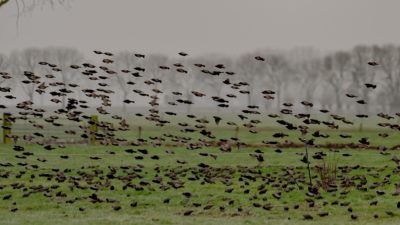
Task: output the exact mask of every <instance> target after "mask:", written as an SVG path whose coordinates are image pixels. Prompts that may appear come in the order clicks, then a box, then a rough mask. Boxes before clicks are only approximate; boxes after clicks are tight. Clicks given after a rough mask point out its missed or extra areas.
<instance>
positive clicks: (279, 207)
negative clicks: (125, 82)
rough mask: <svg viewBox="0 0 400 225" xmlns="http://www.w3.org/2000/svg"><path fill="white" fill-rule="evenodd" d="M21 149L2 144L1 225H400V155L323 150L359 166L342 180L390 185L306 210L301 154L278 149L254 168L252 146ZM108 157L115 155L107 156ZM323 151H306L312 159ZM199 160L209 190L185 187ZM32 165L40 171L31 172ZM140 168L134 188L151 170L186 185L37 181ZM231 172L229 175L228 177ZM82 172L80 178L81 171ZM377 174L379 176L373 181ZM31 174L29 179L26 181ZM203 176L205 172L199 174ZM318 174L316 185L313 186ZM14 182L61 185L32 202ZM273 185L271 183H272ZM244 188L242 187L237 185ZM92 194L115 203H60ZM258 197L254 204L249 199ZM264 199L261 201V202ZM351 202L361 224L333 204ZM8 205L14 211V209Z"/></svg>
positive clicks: (326, 196)
mask: <svg viewBox="0 0 400 225" xmlns="http://www.w3.org/2000/svg"><path fill="white" fill-rule="evenodd" d="M25 147H26V150H25V151H29V152H32V153H33V154H34V155H32V156H28V157H27V158H26V159H18V158H16V157H15V155H20V154H21V153H19V152H15V151H13V150H12V146H6V145H1V146H0V162H1V163H6V162H10V163H12V164H13V165H14V166H13V167H0V174H1V175H4V174H5V173H9V176H8V178H5V177H2V178H0V181H1V185H3V188H2V189H0V198H1V199H0V202H1V204H0V224H82V225H83V224H398V221H400V216H399V215H400V209H397V208H396V204H397V202H398V201H400V197H396V196H392V195H391V194H392V193H393V192H394V191H395V186H394V184H395V183H396V182H400V178H399V176H398V172H397V171H396V170H394V169H395V167H396V165H395V163H394V162H392V161H391V158H392V157H393V156H395V155H396V156H398V157H399V156H400V154H399V153H400V152H398V151H390V155H382V154H380V153H379V151H376V150H365V149H359V150H349V149H342V150H340V151H339V152H331V151H329V150H327V149H322V151H324V152H326V153H327V154H328V158H329V159H330V160H333V159H335V160H337V163H338V166H339V167H341V166H355V165H360V166H361V168H360V169H357V170H352V171H350V172H343V171H340V170H339V172H338V176H339V178H338V179H339V181H340V177H348V178H351V177H352V176H356V175H365V176H366V178H367V180H368V184H367V185H366V186H367V187H368V186H369V185H371V184H372V183H373V182H382V181H383V180H384V176H386V175H390V178H388V179H389V183H387V184H384V185H382V186H380V187H378V188H376V189H369V190H368V191H366V192H364V191H359V190H356V189H355V188H354V187H349V188H342V187H340V188H339V190H338V191H337V192H336V193H335V194H333V193H327V192H324V191H322V190H321V196H322V197H323V199H314V200H315V206H314V207H309V206H308V205H307V202H306V201H305V200H306V198H310V197H307V196H306V195H305V193H306V191H304V190H300V189H299V187H300V186H301V187H303V188H304V189H306V188H307V184H306V181H307V179H300V178H307V173H306V167H305V164H304V163H302V162H301V161H300V159H301V156H300V155H298V153H303V151H304V149H301V148H299V149H283V153H276V152H275V151H274V150H275V148H261V150H262V151H263V152H264V158H265V162H264V163H262V164H259V163H258V162H257V161H256V160H255V159H254V158H252V157H250V156H249V153H252V152H254V150H255V148H245V149H241V150H239V151H238V150H233V151H232V152H230V153H223V152H220V151H219V150H218V149H216V148H205V149H199V150H186V149H184V148H167V147H158V148H153V147H147V149H148V150H149V154H148V155H143V156H144V159H143V160H136V159H135V158H134V157H135V156H137V155H142V154H141V153H134V154H128V153H126V152H125V151H123V150H124V149H127V148H132V149H139V148H143V147H128V146H125V147H115V146H69V147H67V148H65V149H57V150H54V151H47V150H44V149H43V148H41V147H40V146H33V145H32V146H29V145H27V146H25ZM166 149H172V150H174V151H175V154H173V155H171V154H167V153H165V150H166ZM111 151H113V152H114V153H115V154H110V152H111ZM316 151H321V149H310V155H313V154H314V153H315V152H316ZM199 152H208V153H213V154H216V155H217V156H218V158H217V159H216V160H214V159H213V158H211V157H204V156H200V155H199V154H198V153H199ZM342 153H349V154H351V156H349V157H345V156H343V155H342ZM154 154H157V155H159V156H160V159H159V160H153V159H151V158H150V156H151V155H154ZM60 155H68V156H69V159H61V158H60ZM90 156H99V157H101V159H100V160H91V159H90V158H89V157H90ZM37 158H45V159H47V160H48V161H47V162H39V161H37ZM177 160H185V161H187V164H183V165H181V164H178V163H177V162H176V161H177ZM20 162H26V163H27V165H22V166H21V165H18V163H20ZM200 162H203V163H205V164H208V165H210V166H212V167H213V168H215V169H217V168H220V169H224V170H221V171H220V172H219V173H217V174H216V175H215V176H214V179H215V183H214V184H201V181H199V180H196V181H190V180H189V179H188V178H189V177H191V176H192V172H193V171H194V172H196V171H198V167H197V165H198V164H199V163H200ZM320 163H321V162H320V161H319V160H312V165H311V166H312V167H314V166H315V165H316V164H320ZM32 165H37V166H39V168H36V169H35V168H32ZM138 165H141V166H142V167H143V168H142V171H141V172H137V174H139V175H140V176H141V177H136V178H132V180H131V183H132V184H135V185H139V182H140V180H146V181H149V182H150V183H151V180H152V179H153V178H154V176H155V174H156V172H155V170H154V168H155V167H156V166H158V167H159V168H160V171H161V172H160V176H162V177H163V179H164V181H165V183H166V182H167V181H169V178H167V177H166V176H165V173H167V172H169V171H179V170H187V172H183V173H182V174H181V175H179V176H178V177H179V179H180V180H182V181H184V182H185V186H184V187H183V188H180V189H176V190H175V189H173V188H170V189H168V190H166V191H162V190H160V188H159V186H160V185H158V184H155V183H151V184H150V185H149V186H144V190H134V189H132V188H128V189H126V190H123V189H122V186H123V183H122V182H121V181H120V180H118V179H112V180H111V183H112V185H114V186H115V189H114V190H110V188H106V187H100V188H99V190H98V191H94V190H91V189H90V188H89V187H93V186H95V182H101V183H104V182H105V179H103V180H102V179H100V178H99V177H95V178H93V179H92V180H79V181H78V182H79V184H80V185H82V186H86V187H88V188H87V189H85V190H80V189H76V188H74V189H73V191H71V190H70V189H69V186H70V185H71V183H69V182H68V180H67V181H65V182H63V183H58V182H57V181H56V180H55V179H54V178H53V179H51V180H47V179H46V178H44V177H39V176H38V175H39V174H41V173H52V174H55V173H56V172H54V171H52V169H56V168H58V169H61V170H64V169H67V168H68V169H71V171H68V172H65V175H66V176H67V177H68V178H70V177H81V175H79V174H81V173H80V172H82V171H83V172H86V173H94V170H95V169H99V170H102V171H104V174H107V173H108V172H109V169H108V167H109V166H113V167H115V168H116V170H117V173H116V175H117V176H126V175H127V174H132V172H133V168H137V166H138ZM120 166H131V167H130V168H129V169H126V170H124V169H121V168H120ZM242 167H246V168H249V169H254V170H255V171H258V170H260V172H261V175H260V177H258V178H257V180H256V181H255V182H249V183H248V185H245V183H244V182H242V181H239V177H240V176H241V175H242V174H246V173H247V172H246V171H245V172H241V171H240V170H241V168H242ZM288 167H290V168H292V169H293V170H294V171H295V174H296V175H295V176H296V177H297V178H299V179H300V180H304V181H300V180H299V181H298V184H293V185H289V186H291V187H293V188H294V190H293V191H291V192H288V193H286V192H285V191H282V187H279V186H277V185H276V184H279V183H280V182H281V184H282V183H287V182H286V178H285V174H286V172H285V171H286V170H287V168H288ZM230 170H234V172H232V173H229V172H227V171H230ZM20 171H26V173H25V174H24V175H22V176H21V177H20V178H16V175H17V174H18V173H19V172H20ZM79 171H80V172H79ZM374 174H379V175H378V176H377V177H375V175H374ZM31 175H35V178H34V179H31V178H30V176H31ZM312 175H313V176H317V173H316V171H315V170H314V169H313V170H312ZM199 176H200V177H204V174H201V173H200V174H199ZM225 176H230V177H231V178H232V179H231V181H232V184H231V186H230V187H232V188H233V189H234V190H233V192H232V193H226V192H225V190H226V188H227V186H225V185H224V184H223V183H222V181H223V178H224V177H225ZM267 176H272V177H275V182H270V184H267V182H266V181H265V180H264V181H263V180H262V177H267ZM318 179H319V178H318V176H317V177H314V178H313V180H314V182H316V181H317V180H318ZM13 183H14V184H15V183H22V184H24V185H25V186H26V187H31V186H35V185H43V186H44V187H50V186H51V185H54V184H58V185H60V187H59V188H58V189H53V190H52V191H49V193H50V194H51V197H45V196H44V195H43V193H34V194H31V195H30V196H29V197H26V198H24V197H22V195H23V193H25V192H26V190H25V191H24V190H23V189H13V187H12V186H11V185H12V184H13ZM261 184H266V189H267V192H266V193H265V194H258V193H257V187H258V186H259V185H261ZM274 184H275V185H274ZM241 186H243V187H241ZM244 189H249V190H250V193H249V194H245V193H244V192H243V191H244ZM278 190H280V191H282V197H281V199H279V200H277V199H275V198H274V197H273V196H272V194H273V193H275V192H276V191H278ZM345 190H348V191H350V192H349V194H347V195H341V194H340V193H341V192H342V191H345ZM376 190H384V191H386V194H385V195H382V196H378V195H377V194H376V193H375V191H376ZM58 191H62V192H63V193H66V194H67V197H57V196H56V193H57V192H58ZM95 192H96V193H97V194H98V196H99V197H100V198H102V199H106V198H109V199H115V200H118V201H119V203H95V204H93V203H90V202H89V201H88V200H87V199H81V200H77V201H76V202H75V203H72V204H68V203H65V202H66V200H69V199H74V198H75V197H87V196H89V195H90V194H92V193H95ZM183 192H191V193H192V195H193V196H192V197H191V198H190V199H187V198H186V197H184V196H183V195H182V193H183ZM6 194H12V197H11V199H9V200H2V198H3V196H4V195H6ZM254 195H256V196H257V199H251V200H250V198H252V197H254ZM166 198H170V203H169V204H164V203H163V200H164V199H166ZM263 198H266V199H264V200H263ZM228 199H231V200H234V203H233V204H232V205H229V204H228ZM335 200H338V201H339V202H351V207H352V208H353V210H354V213H356V214H357V215H358V217H359V218H358V219H357V220H356V221H353V220H351V219H350V213H349V212H347V208H348V207H344V206H340V205H331V202H332V201H335ZM373 200H378V205H377V206H370V205H369V203H370V202H371V201H373ZM132 201H136V202H137V203H138V206H137V207H134V208H132V207H130V206H129V205H130V203H131V202H132ZM324 201H327V202H328V205H326V206H323V202H324ZM13 202H15V203H16V205H13ZM254 202H258V203H260V204H262V205H263V204H265V203H267V202H268V203H270V204H272V205H273V208H272V209H271V210H270V211H267V210H264V209H262V208H256V207H254V206H253V205H252V204H253V203H254ZM193 203H200V204H201V207H194V206H193ZM207 204H213V205H214V207H213V208H211V209H210V210H203V209H202V208H203V207H204V206H205V205H207ZM295 204H299V205H300V208H299V209H298V210H294V209H293V206H294V205H295ZM113 205H120V206H121V207H122V209H121V210H120V211H114V210H113V209H112V208H111V207H112V206H113ZM220 206H224V207H225V210H224V211H220V209H219V207H220ZM239 206H241V207H242V208H243V211H242V212H238V211H237V208H238V207H239ZM284 206H288V207H289V208H290V210H289V211H284V210H283V207H284ZM14 207H17V208H18V211H17V212H10V209H12V208H14ZM79 207H83V208H85V211H84V212H80V211H79ZM188 209H191V210H193V211H194V212H193V213H192V215H190V216H183V212H185V211H186V210H188ZM320 211H328V212H329V214H330V215H329V216H327V217H324V218H320V217H319V216H318V215H317V213H318V212H320ZM385 211H392V212H394V213H395V216H393V217H392V216H388V215H387V214H386V213H385ZM374 213H377V214H378V215H379V216H380V218H379V219H373V218H372V215H373V214H374ZM303 214H310V215H312V216H313V217H314V220H313V221H305V220H303Z"/></svg>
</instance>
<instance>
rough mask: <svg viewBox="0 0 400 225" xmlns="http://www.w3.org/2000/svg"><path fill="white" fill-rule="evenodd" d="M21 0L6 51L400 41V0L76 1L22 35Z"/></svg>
mask: <svg viewBox="0 0 400 225" xmlns="http://www.w3.org/2000/svg"><path fill="white" fill-rule="evenodd" d="M14 1H15V0H11V1H10V3H7V4H6V5H5V6H3V7H2V8H0V52H3V53H8V52H9V51H11V50H13V49H19V48H23V47H27V46H72V47H77V48H79V49H82V50H83V51H90V50H93V49H100V50H110V51H111V50H121V49H126V50H130V51H137V52H143V53H149V52H153V53H155V52H159V53H165V54H175V53H177V52H179V51H187V52H189V53H191V54H195V55H196V54H203V53H213V52H214V53H224V54H239V53H242V52H246V51H252V50H255V49H257V48H265V47H272V48H278V49H289V48H293V47H296V46H314V47H315V48H317V49H321V50H335V49H347V48H351V47H353V46H354V45H356V44H360V43H363V44H383V43H394V44H400V29H399V28H398V26H399V22H400V13H399V9H400V1H399V0H332V1H328V0H290V1H289V0H157V1H156V0H141V1H139V0H73V1H72V3H71V4H70V6H71V7H69V9H67V10H65V9H64V8H63V7H56V8H55V9H53V10H52V9H50V8H49V7H48V8H46V9H43V10H41V9H40V8H38V9H37V10H35V12H34V13H33V14H32V15H24V16H22V17H21V18H20V23H19V24H20V26H19V34H18V35H17V31H16V25H15V24H16V12H17V10H16V4H15V2H14ZM20 1H21V0H20ZM25 1H26V2H28V1H30V0H25Z"/></svg>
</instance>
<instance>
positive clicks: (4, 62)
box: [0, 54, 8, 84]
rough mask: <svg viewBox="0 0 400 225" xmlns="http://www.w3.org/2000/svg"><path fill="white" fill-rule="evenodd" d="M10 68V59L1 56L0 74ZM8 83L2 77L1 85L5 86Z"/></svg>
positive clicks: (0, 79) (0, 78)
mask: <svg viewBox="0 0 400 225" xmlns="http://www.w3.org/2000/svg"><path fill="white" fill-rule="evenodd" d="M7 68H8V59H7V56H5V55H3V54H0V72H6V71H5V70H6V69H7ZM5 81H6V79H4V78H3V77H0V84H3V83H4V82H5Z"/></svg>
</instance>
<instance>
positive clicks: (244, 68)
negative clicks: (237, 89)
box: [235, 54, 269, 105]
mask: <svg viewBox="0 0 400 225" xmlns="http://www.w3.org/2000/svg"><path fill="white" fill-rule="evenodd" d="M235 66H236V69H235V71H237V73H238V74H237V76H238V77H237V78H238V79H240V80H241V81H245V82H247V83H248V84H249V85H248V86H247V90H248V91H249V92H250V93H249V94H247V105H251V104H253V94H254V93H253V92H254V89H255V84H256V81H257V80H258V79H265V78H266V76H268V75H269V74H267V73H266V72H265V71H266V68H267V63H266V62H261V61H258V60H255V59H254V54H245V55H242V56H240V57H239V58H238V59H237V60H236V61H235Z"/></svg>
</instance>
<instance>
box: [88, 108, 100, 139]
mask: <svg viewBox="0 0 400 225" xmlns="http://www.w3.org/2000/svg"><path fill="white" fill-rule="evenodd" d="M98 124H99V118H98V116H97V115H92V116H91V117H90V126H89V131H90V136H89V138H90V144H91V145H95V144H97V140H96V133H97V131H98V127H97V125H98Z"/></svg>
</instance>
